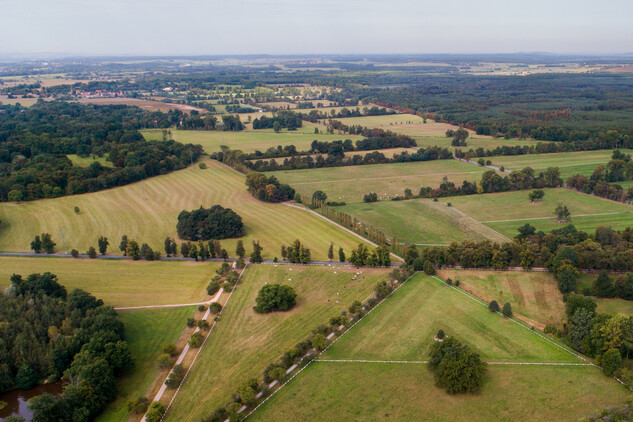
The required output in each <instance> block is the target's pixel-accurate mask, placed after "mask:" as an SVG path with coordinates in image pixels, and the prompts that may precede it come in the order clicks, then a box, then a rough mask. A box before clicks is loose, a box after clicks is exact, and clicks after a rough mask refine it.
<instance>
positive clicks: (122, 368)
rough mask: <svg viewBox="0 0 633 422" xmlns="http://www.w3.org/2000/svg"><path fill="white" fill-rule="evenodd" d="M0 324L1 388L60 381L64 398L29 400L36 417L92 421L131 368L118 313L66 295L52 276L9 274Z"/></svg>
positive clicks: (83, 296) (80, 295)
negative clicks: (46, 380)
mask: <svg viewBox="0 0 633 422" xmlns="http://www.w3.org/2000/svg"><path fill="white" fill-rule="evenodd" d="M0 321H3V323H2V341H1V342H0V391H5V390H8V389H11V388H16V387H19V388H31V387H33V386H34V385H35V384H37V383H38V382H41V381H42V380H45V379H48V380H57V379H63V380H64V381H65V387H64V390H63V392H62V394H61V395H59V396H53V395H50V394H43V395H41V396H37V397H35V398H33V399H32V400H31V401H30V402H29V409H30V410H31V412H33V419H34V420H38V421H39V420H60V421H69V420H71V418H70V416H71V415H83V418H84V419H83V420H91V419H94V418H95V417H96V416H97V415H98V414H99V413H100V412H101V411H102V410H103V409H104V408H105V406H106V405H107V404H108V403H109V402H110V401H112V400H113V399H114V398H115V396H116V388H115V381H116V377H118V376H120V375H123V374H125V373H126V372H128V371H129V370H130V369H131V368H132V367H133V365H134V360H133V359H132V356H131V354H130V352H129V350H128V346H127V342H125V340H124V337H123V324H122V323H121V322H120V321H119V320H118V319H117V315H116V312H115V311H114V310H113V309H112V308H111V307H109V306H103V302H102V301H101V300H99V299H96V298H95V297H94V296H92V295H90V294H89V293H87V292H84V291H82V290H78V289H76V290H73V291H72V292H70V293H67V291H66V289H65V288H64V287H63V286H62V285H60V284H59V283H58V281H57V277H56V276H55V275H54V274H51V273H43V274H31V275H29V276H28V277H26V278H25V279H23V278H22V277H21V276H20V275H15V274H14V275H13V276H12V277H11V285H10V286H9V288H8V289H7V290H6V293H5V295H0ZM25 338H28V341H26V342H25V341H24V339H25ZM71 381H72V382H71Z"/></svg>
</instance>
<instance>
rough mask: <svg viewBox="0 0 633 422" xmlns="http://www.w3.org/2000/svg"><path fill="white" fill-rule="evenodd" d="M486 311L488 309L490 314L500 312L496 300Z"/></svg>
mask: <svg viewBox="0 0 633 422" xmlns="http://www.w3.org/2000/svg"><path fill="white" fill-rule="evenodd" d="M488 309H490V312H499V310H500V308H499V304H498V303H497V301H496V300H493V301H492V302H490V303H489V304H488Z"/></svg>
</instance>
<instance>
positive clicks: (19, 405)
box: [0, 382, 62, 421]
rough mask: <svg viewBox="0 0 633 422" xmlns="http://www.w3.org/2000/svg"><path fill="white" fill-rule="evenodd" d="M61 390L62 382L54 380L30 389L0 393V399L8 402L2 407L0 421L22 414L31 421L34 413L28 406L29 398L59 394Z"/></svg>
mask: <svg viewBox="0 0 633 422" xmlns="http://www.w3.org/2000/svg"><path fill="white" fill-rule="evenodd" d="M61 392H62V383H61V382H54V383H51V384H42V385H38V386H36V387H33V388H31V389H29V390H20V389H17V390H11V391H5V392H4V393H0V401H5V402H7V403H8V405H7V406H6V407H5V408H4V409H0V421H4V418H6V417H7V416H22V417H23V418H24V419H26V420H27V421H30V420H31V418H32V416H33V414H32V413H31V412H30V411H29V409H28V408H27V403H26V401H27V400H29V399H31V398H33V397H35V396H39V395H40V394H44V393H50V394H54V395H58V394H61Z"/></svg>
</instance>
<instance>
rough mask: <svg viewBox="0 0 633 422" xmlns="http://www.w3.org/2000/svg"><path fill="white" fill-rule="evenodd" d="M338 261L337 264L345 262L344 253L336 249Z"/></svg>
mask: <svg viewBox="0 0 633 422" xmlns="http://www.w3.org/2000/svg"><path fill="white" fill-rule="evenodd" d="M338 260H339V262H345V252H344V251H343V248H338Z"/></svg>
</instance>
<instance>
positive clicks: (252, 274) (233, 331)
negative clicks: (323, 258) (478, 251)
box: [165, 265, 388, 422]
mask: <svg viewBox="0 0 633 422" xmlns="http://www.w3.org/2000/svg"><path fill="white" fill-rule="evenodd" d="M356 272H358V270H357V269H355V268H352V267H328V266H321V267H317V266H313V267H309V266H296V265H295V266H289V265H279V266H275V265H253V266H249V267H248V268H247V269H246V272H245V273H244V276H243V277H242V279H241V280H240V282H239V284H238V285H237V288H236V290H235V292H234V293H233V295H232V296H231V298H230V300H229V302H228V303H227V305H226V308H225V311H224V312H223V314H222V316H221V319H220V321H219V323H218V325H217V326H216V328H215V330H214V331H213V333H211V336H210V337H209V339H208V341H207V344H206V345H205V346H204V348H203V349H202V352H201V353H200V355H199V357H198V360H197V361H196V363H195V366H194V367H193V368H192V369H191V372H190V373H189V377H188V378H187V380H186V381H185V383H184V384H183V386H182V388H181V390H180V392H179V394H178V396H177V398H176V400H175V401H174V403H173V405H172V407H171V408H170V409H169V412H168V413H167V415H166V418H165V421H167V422H171V421H178V422H188V421H199V420H201V419H202V418H204V417H205V416H208V415H209V414H211V413H212V412H213V411H214V410H215V409H216V408H217V407H218V406H222V405H224V404H225V403H226V402H228V401H229V399H230V398H231V394H233V393H234V392H235V391H236V389H237V387H238V386H239V385H240V383H243V382H245V381H246V380H247V379H249V378H252V377H257V378H259V377H260V376H261V374H262V372H263V371H264V369H266V367H267V366H268V364H269V363H272V362H275V361H277V360H278V359H279V358H281V356H282V355H283V353H284V352H285V351H286V350H288V349H289V348H291V347H292V346H294V345H295V344H296V343H298V342H299V341H302V340H304V339H305V338H306V337H307V336H308V335H309V334H310V332H311V330H313V329H314V328H315V327H316V326H317V325H319V324H327V323H328V320H329V318H330V317H331V316H334V315H338V314H339V312H340V311H341V310H343V309H345V308H346V307H348V306H349V305H350V304H351V303H352V302H353V301H354V300H363V299H365V298H366V297H367V296H368V295H369V294H370V293H371V292H372V291H373V288H374V286H375V285H376V283H378V282H379V281H380V280H383V279H385V278H386V274H387V272H388V270H387V269H366V268H363V269H362V274H361V275H360V276H357V278H356V279H355V280H352V277H353V276H354V275H355V273H356ZM266 283H282V284H287V285H290V286H292V287H293V288H294V289H295V291H296V292H297V305H296V306H295V307H294V308H293V309H292V310H291V311H288V312H275V313H271V314H264V315H262V314H257V313H255V312H254V311H253V306H254V305H255V297H256V296H257V292H258V291H259V289H260V288H261V287H262V286H264V285H265V284H266Z"/></svg>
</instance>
